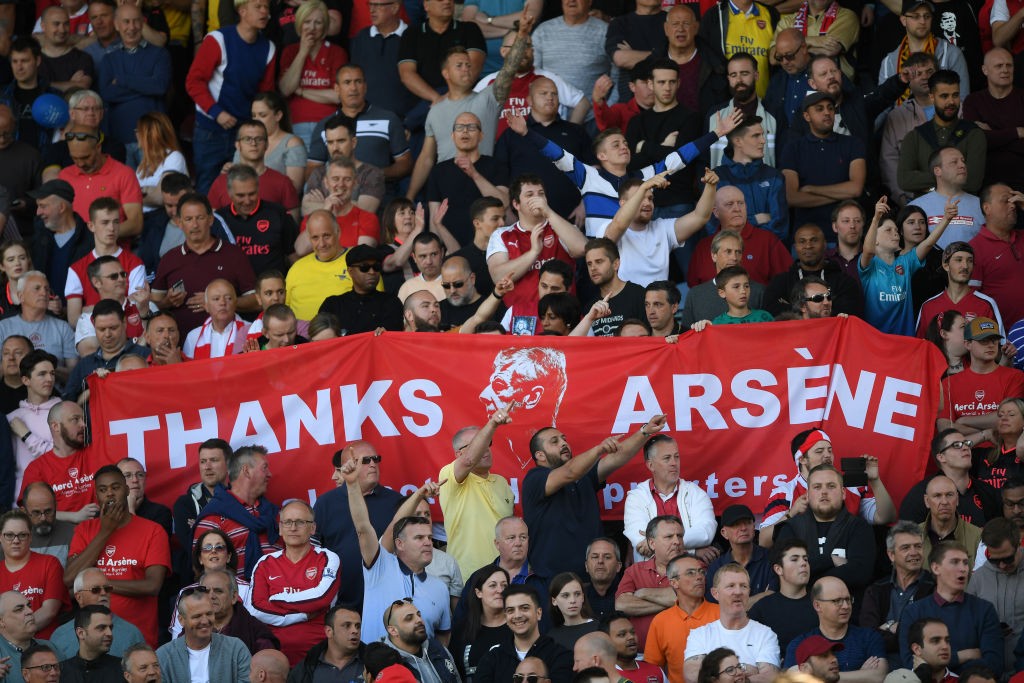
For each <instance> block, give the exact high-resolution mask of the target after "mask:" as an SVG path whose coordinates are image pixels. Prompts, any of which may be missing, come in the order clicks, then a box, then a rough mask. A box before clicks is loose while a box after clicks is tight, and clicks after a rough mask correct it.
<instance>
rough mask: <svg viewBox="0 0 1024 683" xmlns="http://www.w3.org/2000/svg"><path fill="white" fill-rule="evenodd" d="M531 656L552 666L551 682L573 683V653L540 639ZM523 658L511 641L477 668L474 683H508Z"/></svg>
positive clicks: (486, 656)
mask: <svg viewBox="0 0 1024 683" xmlns="http://www.w3.org/2000/svg"><path fill="white" fill-rule="evenodd" d="M526 656H527V657H537V658H538V659H540V660H541V661H542V662H544V663H545V664H546V665H547V667H548V675H549V676H550V677H551V683H570V681H572V653H571V652H569V651H568V650H566V649H565V648H564V647H562V646H561V645H559V644H558V643H556V642H555V641H553V640H552V639H551V638H549V637H547V636H541V637H540V638H538V639H537V642H535V643H534V644H533V645H532V646H530V651H529V652H528V653H527V654H526ZM519 661H520V660H519V655H517V654H516V646H515V643H514V642H513V641H512V639H511V638H509V639H508V641H506V642H504V643H502V644H501V645H498V646H497V647H495V648H492V649H491V651H490V652H488V653H487V654H485V655H484V656H483V659H481V660H480V663H479V664H478V665H477V667H476V675H475V676H474V677H473V683H507V682H508V681H511V680H512V674H514V673H515V672H516V667H518V666H519Z"/></svg>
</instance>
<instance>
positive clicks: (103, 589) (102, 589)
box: [84, 584, 114, 595]
mask: <svg viewBox="0 0 1024 683" xmlns="http://www.w3.org/2000/svg"><path fill="white" fill-rule="evenodd" d="M84 590H87V591H89V592H90V593H92V594H93V595H99V594H100V593H106V594H107V595H110V594H111V593H113V592H114V587H113V586H111V585H109V584H107V585H104V586H93V587H92V588H87V589H84Z"/></svg>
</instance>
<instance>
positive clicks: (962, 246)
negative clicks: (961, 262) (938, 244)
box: [942, 242, 974, 263]
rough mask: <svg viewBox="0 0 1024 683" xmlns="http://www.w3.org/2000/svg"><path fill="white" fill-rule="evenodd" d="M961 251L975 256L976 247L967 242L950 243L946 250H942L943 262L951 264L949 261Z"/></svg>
mask: <svg viewBox="0 0 1024 683" xmlns="http://www.w3.org/2000/svg"><path fill="white" fill-rule="evenodd" d="M959 251H963V252H966V253H968V254H970V255H971V256H974V247H972V246H971V245H969V244H968V243H967V242H950V243H949V244H947V245H946V248H945V249H943V250H942V262H943V263H949V259H951V258H953V254H955V253H957V252H959Z"/></svg>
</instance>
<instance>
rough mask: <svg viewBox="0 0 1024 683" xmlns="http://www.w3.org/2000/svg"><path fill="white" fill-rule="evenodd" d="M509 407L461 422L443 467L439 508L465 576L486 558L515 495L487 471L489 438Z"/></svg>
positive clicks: (450, 545) (439, 478)
mask: <svg viewBox="0 0 1024 683" xmlns="http://www.w3.org/2000/svg"><path fill="white" fill-rule="evenodd" d="M510 412H511V408H509V409H507V410H506V409H504V408H499V409H498V410H496V411H495V412H494V414H493V415H491V416H490V418H489V419H488V420H487V422H486V423H485V424H484V426H483V427H475V426H471V427H463V428H462V429H460V430H459V431H457V432H456V433H455V436H453V437H452V448H453V449H454V451H455V460H454V462H451V463H449V464H447V465H445V466H444V467H442V468H441V472H440V473H439V474H438V475H437V481H439V482H441V496H440V498H441V501H440V502H441V512H442V513H443V514H444V522H445V531H446V533H447V534H448V552H449V553H451V555H452V557H454V558H455V561H456V562H457V563H458V564H459V569H461V570H462V574H463V575H464V576H469V575H470V574H472V573H473V572H474V571H476V570H477V569H479V568H480V567H483V566H484V565H486V564H487V563H488V562H490V560H491V557H492V552H493V551H492V550H491V548H490V541H491V539H492V538H493V537H492V535H491V534H492V531H491V530H492V529H493V528H494V525H495V524H497V523H498V520H501V519H504V518H505V517H508V516H509V515H511V514H512V508H513V504H514V502H515V496H514V494H513V493H512V488H511V487H510V486H509V484H508V480H506V479H505V478H504V477H502V476H501V475H498V474H493V473H492V472H491V467H493V465H494V457H493V456H492V454H491V442H492V441H493V440H494V433H495V431H497V429H498V427H499V426H500V425H503V424H506V423H507V422H509V420H510V419H511V418H510V417H509V413H510Z"/></svg>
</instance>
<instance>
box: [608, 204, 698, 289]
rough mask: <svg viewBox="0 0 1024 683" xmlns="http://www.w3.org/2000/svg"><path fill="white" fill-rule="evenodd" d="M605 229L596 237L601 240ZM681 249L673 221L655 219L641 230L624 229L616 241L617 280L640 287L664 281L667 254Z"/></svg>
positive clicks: (666, 268)
mask: <svg viewBox="0 0 1024 683" xmlns="http://www.w3.org/2000/svg"><path fill="white" fill-rule="evenodd" d="M607 229H608V226H607V225H605V226H603V227H601V228H599V229H598V230H597V236H598V237H604V233H605V231H606V230H607ZM681 246H682V244H680V243H679V241H678V240H676V222H675V220H674V219H672V218H655V219H654V220H652V221H651V222H650V223H648V224H647V227H646V228H644V229H643V230H633V229H627V230H626V232H624V233H622V237H620V238H619V278H620V279H622V280H625V281H626V282H635V283H637V284H638V285H640V286H641V287H646V286H647V285H649V284H651V283H652V282H654V281H656V280H667V279H668V260H669V258H670V256H669V254H670V252H671V251H672V250H673V249H675V248H676V247H681Z"/></svg>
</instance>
